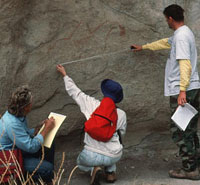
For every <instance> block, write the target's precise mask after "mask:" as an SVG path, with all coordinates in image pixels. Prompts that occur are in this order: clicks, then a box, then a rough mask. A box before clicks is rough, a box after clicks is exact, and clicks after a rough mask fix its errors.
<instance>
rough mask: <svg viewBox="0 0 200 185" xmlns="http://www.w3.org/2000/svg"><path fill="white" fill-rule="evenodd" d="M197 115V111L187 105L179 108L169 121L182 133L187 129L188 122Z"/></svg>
mask: <svg viewBox="0 0 200 185" xmlns="http://www.w3.org/2000/svg"><path fill="white" fill-rule="evenodd" d="M197 113H198V111H197V110H196V109H195V108H194V107H193V106H192V105H190V104H189V103H186V104H185V105H184V106H179V107H178V108H177V110H176V111H175V113H174V114H173V115H172V117H171V119H172V120H173V121H174V122H175V123H176V125H177V126H178V127H179V128H180V129H181V130H183V131H185V129H186V128H187V126H188V124H189V122H190V120H191V119H192V118H193V117H194V116H195V115H196V114H197Z"/></svg>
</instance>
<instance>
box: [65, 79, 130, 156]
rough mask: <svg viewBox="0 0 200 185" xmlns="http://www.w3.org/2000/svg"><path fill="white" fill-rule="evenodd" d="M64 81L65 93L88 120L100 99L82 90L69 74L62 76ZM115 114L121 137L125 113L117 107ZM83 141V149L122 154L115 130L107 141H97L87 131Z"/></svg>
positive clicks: (124, 123) (124, 130)
mask: <svg viewBox="0 0 200 185" xmlns="http://www.w3.org/2000/svg"><path fill="white" fill-rule="evenodd" d="M64 82H65V89H66V91H67V93H68V94H69V96H71V97H72V98H73V99H74V100H75V102H76V103H77V104H78V106H79V107H80V110H81V112H82V113H83V114H84V115H85V117H86V119H87V120H88V119H89V118H90V115H91V114H92V113H93V112H94V111H95V110H96V108H97V107H98V106H99V105H100V101H99V100H97V99H95V98H94V97H91V96H89V95H86V94H85V93H84V92H82V91H81V90H80V89H79V88H78V87H77V86H76V84H75V83H74V81H73V80H72V79H71V78H70V77H69V76H65V77H64ZM117 114H118V121H117V130H119V131H120V133H121V135H122V137H123V135H124V134H125V132H126V126H127V121H126V113H125V112H124V111H123V110H121V109H119V108H117ZM84 143H85V146H84V148H85V149H87V150H90V151H93V152H97V153H100V154H103V155H106V156H110V157H118V156H120V155H121V154H122V149H123V146H122V144H120V142H119V135H118V134H117V132H115V133H114V135H113V137H112V138H111V139H110V140H109V141H108V142H101V141H97V140H95V139H93V138H92V137H90V136H89V135H88V134H87V133H85V138H84Z"/></svg>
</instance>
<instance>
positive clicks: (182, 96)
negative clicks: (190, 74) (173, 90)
mask: <svg viewBox="0 0 200 185" xmlns="http://www.w3.org/2000/svg"><path fill="white" fill-rule="evenodd" d="M177 101H178V105H181V106H184V104H185V103H187V100H186V92H185V91H180V93H179V95H178V100H177Z"/></svg>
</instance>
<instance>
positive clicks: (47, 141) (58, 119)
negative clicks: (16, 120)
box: [38, 112, 66, 148]
mask: <svg viewBox="0 0 200 185" xmlns="http://www.w3.org/2000/svg"><path fill="white" fill-rule="evenodd" d="M51 117H53V118H54V119H55V127H54V128H53V129H52V130H51V131H50V132H49V133H48V134H47V135H46V136H45V138H44V146H46V147H48V148H51V144H52V142H53V140H54V137H55V135H56V133H57V131H58V129H59V128H60V126H61V124H62V123H63V121H64V120H65V118H66V116H65V115H62V114H58V113H54V112H51V113H50V114H49V116H48V118H51ZM43 128H44V125H43V126H42V128H41V129H40V131H39V132H38V133H41V131H42V130H43Z"/></svg>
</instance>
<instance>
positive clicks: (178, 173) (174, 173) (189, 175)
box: [169, 168, 200, 180]
mask: <svg viewBox="0 0 200 185" xmlns="http://www.w3.org/2000/svg"><path fill="white" fill-rule="evenodd" d="M169 176H170V177H172V178H178V179H190V180H200V173H199V169H198V168H196V169H195V170H194V171H191V172H187V171H185V170H183V169H178V170H170V171H169Z"/></svg>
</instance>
